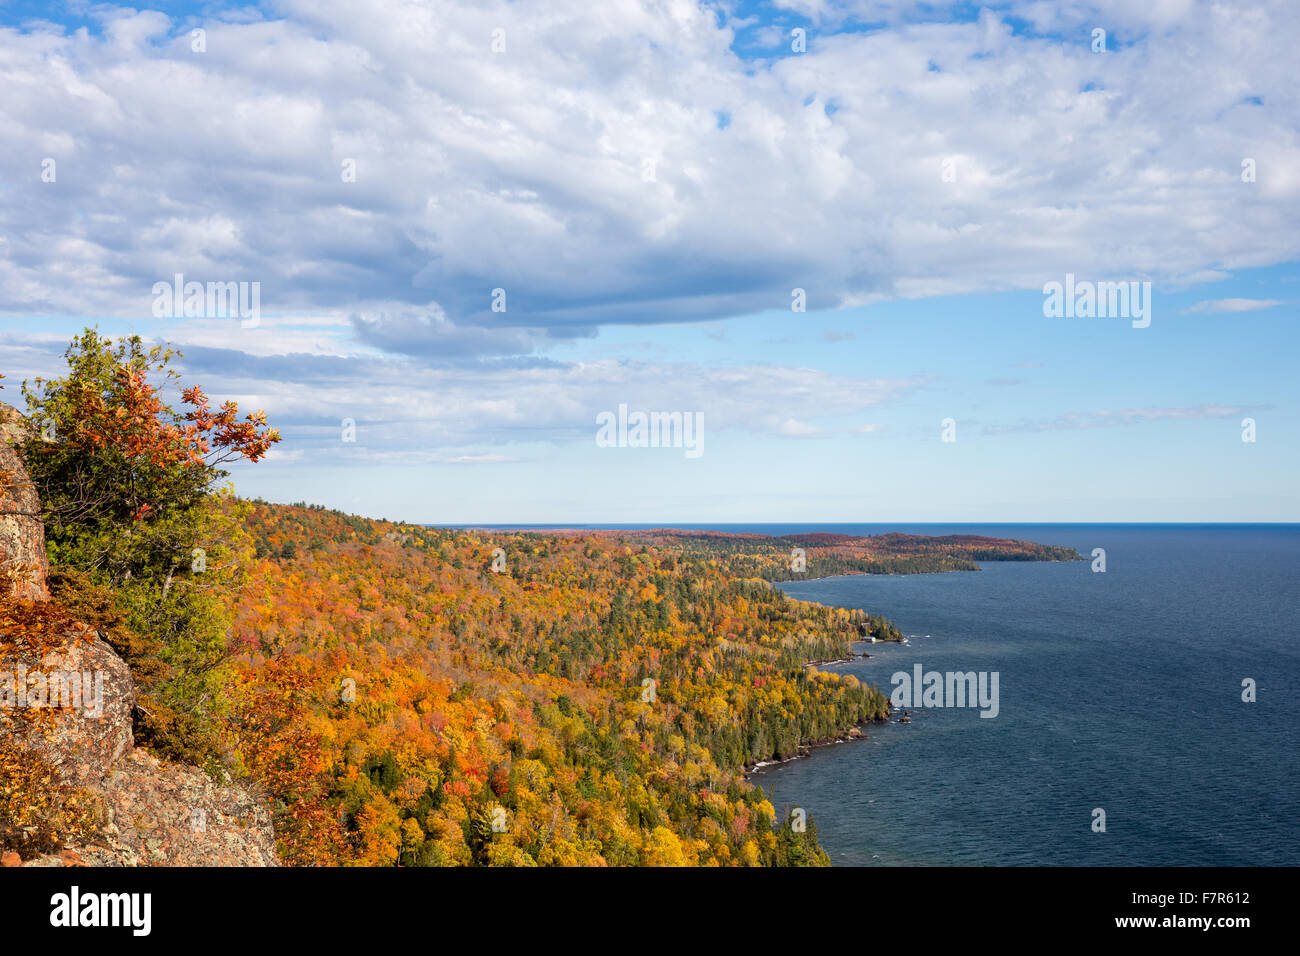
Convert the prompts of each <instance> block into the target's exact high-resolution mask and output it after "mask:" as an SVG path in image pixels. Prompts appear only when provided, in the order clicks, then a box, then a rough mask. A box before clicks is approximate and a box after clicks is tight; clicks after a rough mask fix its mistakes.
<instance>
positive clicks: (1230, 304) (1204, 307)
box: [1187, 299, 1286, 312]
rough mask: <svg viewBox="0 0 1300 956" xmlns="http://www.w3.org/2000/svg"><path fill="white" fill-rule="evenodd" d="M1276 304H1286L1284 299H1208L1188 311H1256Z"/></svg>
mask: <svg viewBox="0 0 1300 956" xmlns="http://www.w3.org/2000/svg"><path fill="white" fill-rule="evenodd" d="M1275 305H1286V302H1284V301H1283V300H1282V299H1207V300H1205V301H1204V302H1198V303H1196V304H1195V305H1194V306H1192V307H1191V308H1189V309H1187V311H1188V312H1255V311H1257V310H1259V309H1271V308H1273V307H1274V306H1275Z"/></svg>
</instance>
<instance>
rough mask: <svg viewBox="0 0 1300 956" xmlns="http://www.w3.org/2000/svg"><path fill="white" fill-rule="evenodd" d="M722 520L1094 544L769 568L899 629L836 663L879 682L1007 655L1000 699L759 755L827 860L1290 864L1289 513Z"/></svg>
mask: <svg viewBox="0 0 1300 956" xmlns="http://www.w3.org/2000/svg"><path fill="white" fill-rule="evenodd" d="M713 527H719V528H721V527H724V526H716V525H715V526H713ZM726 527H727V528H728V529H729V530H751V531H759V532H762V533H767V534H781V533H789V532H791V531H795V530H800V531H808V530H823V531H846V532H850V533H856V534H871V533H877V532H880V531H884V530H896V531H915V532H918V533H923V534H945V533H973V534H988V535H995V536H1003V537H1016V538H1024V539H1028V540H1033V541H1040V542H1043V543H1047V544H1063V545H1069V546H1072V547H1075V548H1077V549H1078V550H1079V551H1080V552H1081V553H1082V554H1084V555H1085V556H1090V555H1091V552H1092V549H1094V548H1104V549H1105V551H1106V566H1107V567H1106V571H1105V573H1095V572H1093V570H1092V568H1091V562H1090V561H1082V562H1074V563H1041V564H1040V563H1028V562H999V563H989V564H985V565H983V566H982V568H983V569H982V570H981V571H979V572H959V573H951V574H925V575H907V576H883V575H860V576H852V577H839V578H826V579H820V580H818V579H814V580H808V581H797V582H790V583H784V584H782V585H781V587H782V588H783V589H784V590H786V591H787V593H789V594H790V595H791V596H793V597H798V598H801V599H804V600H812V601H818V602H821V603H824V604H830V605H837V606H841V607H850V608H864V609H866V610H868V611H870V612H872V613H877V614H884V615H886V616H887V617H890V618H892V619H893V620H894V621H895V622H896V623H897V624H898V625H899V627H900V628H901V629H902V631H903V632H904V633H905V634H907V635H909V638H910V642H911V643H910V645H908V646H899V645H893V644H876V645H872V646H869V647H867V648H866V650H867V651H868V652H869V653H870V655H871V657H870V659H868V660H866V661H857V662H854V663H852V664H845V665H839V666H838V667H837V668H836V669H838V670H842V671H847V672H851V673H853V674H856V675H857V676H858V677H859V678H861V679H863V680H865V681H868V682H871V683H875V684H876V685H877V686H879V687H880V688H881V689H882V690H885V691H886V692H889V690H891V689H892V685H891V682H890V677H891V675H892V674H893V673H894V672H896V671H908V672H911V671H912V669H913V666H914V665H915V664H918V663H919V664H921V665H923V667H924V668H925V670H927V671H929V670H937V671H941V672H946V671H977V672H979V671H988V672H992V671H996V672H998V674H999V705H1000V712H999V714H998V716H997V717H996V718H994V719H982V718H980V717H979V713H978V711H977V710H975V709H956V708H943V709H936V708H930V709H922V710H920V711H919V712H917V709H916V708H912V709H913V719H912V722H911V723H910V724H906V725H904V724H899V723H890V724H888V725H869V726H868V727H866V728H865V730H866V733H867V739H866V740H865V741H859V742H853V743H846V744H839V745H833V746H830V747H824V748H820V749H817V750H815V751H814V752H813V754H812V755H811V756H809V757H807V758H804V759H800V760H795V761H791V762H789V763H786V764H782V765H780V766H775V767H770V768H767V769H765V770H762V771H760V772H758V773H756V774H755V775H754V776H753V780H754V782H756V783H758V784H760V785H761V786H763V787H764V788H765V789H766V790H767V792H768V794H769V797H770V798H771V800H772V802H773V803H774V804H775V805H776V807H777V808H778V810H779V811H780V810H782V808H785V807H802V808H804V809H805V810H807V812H808V813H809V815H810V816H811V817H812V818H813V819H814V820H815V822H816V824H817V827H818V833H819V837H820V839H821V842H822V844H823V846H825V847H826V849H827V851H828V852H829V853H830V856H831V859H832V861H833V862H834V863H836V864H850V865H870V864H912V865H931V864H933V865H944V864H972V865H1017V864H1049V865H1050V864H1060V865H1078V864H1100V865H1176V864H1179V865H1260V864H1287V865H1292V866H1295V865H1300V775H1298V773H1297V771H1298V770H1300V756H1298V755H1300V642H1298V638H1300V628H1298V627H1297V620H1296V613H1297V610H1300V526H1295V525H1282V526H1279V525H1274V526H1267V525H1265V526H1213V525H1196V526H1193V525H1187V526H1168V525H1151V526H1136V525H1057V526H1053V525H980V526H974V525H960V526H938V525H914V526H900V525H891V526H888V527H887V528H886V527H884V526H877V525H838V526H837V525H819V526H809V525H797V526H796V525H789V526H773V525H745V526H741V525H733V526H726ZM1244 678H1251V679H1253V680H1254V681H1255V682H1256V686H1257V695H1258V699H1257V701H1256V702H1254V703H1245V702H1243V701H1242V681H1243V679H1244ZM1095 808H1101V809H1103V810H1104V811H1105V814H1106V832H1104V833H1097V832H1093V829H1092V823H1093V819H1094V816H1093V811H1094V809H1095Z"/></svg>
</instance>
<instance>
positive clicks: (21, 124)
mask: <svg viewBox="0 0 1300 956" xmlns="http://www.w3.org/2000/svg"><path fill="white" fill-rule="evenodd" d="M786 6H787V7H797V8H799V9H801V10H802V12H804V13H807V14H809V15H811V16H813V17H815V18H817V19H818V21H819V23H820V24H821V27H820V29H819V32H818V33H817V36H816V37H815V41H814V42H812V43H811V44H810V47H809V52H807V53H806V54H803V55H798V56H792V55H787V54H788V51H785V50H782V51H781V52H782V56H781V57H780V58H778V59H774V60H763V61H748V62H747V61H744V60H742V59H740V58H739V57H738V56H737V55H736V53H734V52H733V51H732V49H731V48H730V44H731V41H732V39H733V30H732V27H733V24H731V23H729V22H727V21H726V18H725V15H720V14H718V13H717V12H716V11H714V10H712V9H709V8H706V7H702V6H698V5H695V4H692V3H687V2H682V0H678V2H673V3H663V4H642V3H637V2H633V0H610V2H607V3H602V4H600V5H599V6H598V7H593V6H592V5H591V4H590V3H588V2H587V0H555V2H552V3H548V4H546V5H527V6H525V5H515V4H508V3H504V2H494V3H486V4H484V3H478V2H475V3H469V2H468V0H467V2H464V3H456V2H434V3H427V4H413V3H404V2H386V3H380V2H375V0H370V2H367V0H310V2H308V0H287V2H285V3H284V4H282V5H280V6H279V7H277V9H278V10H283V11H284V12H285V14H286V16H285V18H284V19H279V20H270V21H259V20H256V19H252V18H251V17H250V15H249V13H248V11H244V12H242V13H241V14H240V16H239V17H233V16H232V17H230V18H228V19H227V20H225V21H222V20H219V19H211V20H205V21H202V22H203V23H204V25H205V27H206V28H207V30H208V36H207V52H206V53H201V54H200V53H194V52H192V51H191V49H190V44H189V34H188V26H189V24H188V22H187V23H185V24H182V23H181V22H180V21H176V20H170V21H169V20H167V19H166V18H164V17H163V16H162V15H161V14H159V13H156V12H141V13H136V12H134V11H130V10H112V9H108V8H103V9H101V10H100V12H99V13H98V15H99V16H100V17H101V18H102V19H103V21H104V24H105V27H104V34H103V36H102V37H99V36H96V35H94V34H92V33H86V32H75V33H69V34H65V35H61V34H60V33H59V32H57V31H56V30H54V29H52V28H48V27H47V28H43V29H39V30H33V31H31V32H26V33H24V32H19V31H15V30H0V83H3V85H4V88H5V90H6V95H5V97H4V98H3V100H2V101H0V130H3V133H4V135H5V138H6V140H7V141H9V142H11V143H26V144H29V145H28V148H25V149H13V150H6V151H5V152H4V154H3V156H0V176H3V178H4V181H5V182H6V183H7V184H9V189H8V192H7V194H6V201H5V203H4V204H2V205H0V235H3V236H4V237H5V238H4V239H3V241H0V311H6V312H9V313H11V314H23V315H29V314H32V313H37V312H45V313H50V314H73V315H121V316H145V315H147V314H148V307H149V289H150V287H151V285H152V283H153V282H155V281H157V280H159V279H160V278H166V277H170V276H171V275H172V274H173V273H175V272H183V273H185V274H186V275H187V276H192V277H193V278H195V279H199V280H223V281H231V280H246V281H260V282H261V283H262V287H263V309H264V310H265V311H267V312H272V313H277V314H281V315H287V314H293V313H301V312H313V313H314V312H322V313H323V312H329V313H331V314H342V315H354V314H355V315H357V316H359V317H361V318H360V319H359V320H358V325H357V334H358V335H360V337H361V338H362V339H363V340H364V341H366V342H368V343H370V344H371V345H372V346H374V347H378V348H385V349H391V350H396V351H403V352H410V353H413V354H417V355H429V354H442V353H444V352H445V351H446V350H447V349H448V348H450V349H451V350H452V351H457V350H459V351H460V352H461V353H463V354H481V355H485V356H489V357H490V356H503V355H512V354H513V355H532V354H534V353H535V352H536V350H537V349H538V348H540V347H542V346H543V345H544V344H545V342H546V341H547V340H548V339H549V338H551V337H553V336H556V335H572V334H586V333H587V332H588V331H589V330H590V329H592V328H593V327H596V326H598V325H600V324H603V323H610V322H640V323H649V322H660V321H681V320H690V319H698V318H716V317H719V316H727V315H739V314H744V313H748V312H752V311H756V310H760V309H765V308H779V307H782V306H785V305H788V302H789V295H790V289H791V288H793V287H795V286H798V287H802V288H805V289H806V290H807V292H808V297H809V307H810V308H824V307H834V306H837V305H843V304H847V303H854V302H870V301H879V300H880V299H883V298H890V297H900V296H902V297H908V296H921V295H933V294H947V293H959V292H967V291H979V290H991V289H1008V288H1041V286H1042V283H1043V281H1044V277H1051V276H1058V275H1061V274H1063V273H1065V272H1067V271H1073V272H1075V273H1078V274H1091V275H1121V276H1143V277H1151V278H1154V279H1157V280H1160V279H1165V280H1171V281H1186V280H1187V279H1188V277H1197V276H1204V275H1210V274H1218V273H1220V271H1221V270H1223V269H1237V268H1242V267H1247V266H1259V265H1265V264H1271V263H1275V262H1278V261H1285V260H1294V259H1295V258H1296V257H1297V253H1298V252H1300V229H1297V228H1295V227H1296V222H1297V219H1298V218H1300V216H1298V213H1300V133H1297V130H1298V129H1300V109H1298V108H1297V97H1296V95H1295V85H1294V82H1293V70H1292V66H1293V65H1292V63H1291V62H1290V59H1291V54H1290V51H1289V49H1288V48H1287V44H1285V43H1278V42H1277V38H1278V37H1279V36H1285V35H1291V34H1294V32H1295V26H1296V14H1295V12H1294V8H1293V7H1292V6H1290V5H1288V4H1286V3H1282V2H1265V3H1256V4H1252V5H1250V6H1248V7H1243V6H1231V5H1227V4H1202V5H1197V6H1196V7H1195V8H1194V9H1193V8H1192V7H1191V6H1189V3H1188V2H1183V0H1164V2H1161V3H1157V4H1140V5H1134V4H1125V3H1119V2H1117V0H1105V2H1098V3H1092V4H1066V5H1058V4H1039V3H1016V4H1008V5H1006V6H1005V7H1003V8H1001V9H1004V10H1005V12H1006V14H1007V15H1015V16H1018V17H1020V18H1022V19H1023V20H1026V21H1028V22H1030V23H1031V24H1033V25H1034V26H1035V28H1036V29H1038V30H1041V31H1051V32H1053V33H1054V34H1059V37H1063V38H1065V42H1064V43H1062V42H1061V41H1060V39H1059V38H1053V37H1043V36H1030V35H1023V34H1017V33H1015V32H1013V31H1012V30H1011V28H1010V26H1009V25H1008V23H1007V22H1006V21H1004V20H1002V19H999V15H998V14H996V13H993V12H990V11H988V10H985V11H984V12H983V13H981V15H980V17H979V19H978V21H977V22H967V23H938V22H915V21H916V20H917V18H919V17H923V16H926V15H928V14H927V11H930V10H932V9H939V10H941V11H942V9H944V8H943V7H942V6H940V7H938V8H935V7H934V5H932V4H914V3H877V2H872V3H863V4H832V3H823V2H806V0H797V2H796V0H790V2H789V3H787V4H786ZM97 9H99V8H97ZM847 17H857V18H859V19H860V20H865V21H867V22H870V21H871V19H872V18H879V19H883V20H885V21H887V22H889V23H891V24H892V28H891V29H889V30H876V31H867V32H846V33H835V32H833V31H834V29H835V26H836V24H838V23H840V22H842V21H843V20H845V18H847ZM1094 23H1104V24H1106V25H1108V27H1109V30H1110V35H1111V36H1112V37H1113V38H1114V41H1115V42H1114V43H1113V44H1112V47H1111V49H1110V51H1109V52H1107V53H1105V54H1094V53H1092V52H1091V50H1090V47H1089V37H1088V29H1086V28H1088V27H1089V26H1090V25H1092V24H1094ZM734 26H735V27H737V28H742V27H745V24H744V23H741V22H739V21H737V22H736V23H735V24H734ZM497 27H502V28H504V29H505V31H506V42H507V46H506V52H504V53H500V54H494V53H492V52H491V50H490V48H489V43H490V40H491V32H492V30H493V29H494V28H497ZM751 29H760V28H759V27H754V28H751ZM831 105H833V106H834V108H835V109H834V111H833V113H832V112H828V107H829V106H831ZM719 113H725V114H727V115H728V116H729V117H730V123H729V125H727V126H726V128H725V129H720V128H719V123H718V121H717V116H718V114H719ZM47 156H48V157H50V158H53V159H55V160H56V162H57V164H58V166H57V170H58V175H57V180H56V182H53V183H44V182H41V179H40V161H41V159H42V158H44V157H47ZM1244 157H1250V158H1253V159H1254V160H1255V161H1256V163H1257V173H1258V175H1257V182H1255V183H1249V184H1248V183H1243V182H1241V179H1240V175H1239V173H1240V167H1241V162H1242V159H1243V158H1244ZM349 159H351V160H355V161H356V169H357V181H356V182H354V183H347V182H343V180H342V176H341V170H342V164H343V163H344V161H345V160H349ZM946 159H952V160H954V163H955V165H954V167H953V169H954V171H955V176H956V178H955V181H952V182H945V181H944V179H943V178H942V173H943V165H942V164H943V162H944V160H946ZM647 170H652V175H650V176H647V175H646V174H647ZM647 179H649V181H647ZM494 288H504V289H505V290H506V291H507V293H508V297H509V307H508V310H507V311H506V312H505V313H494V312H492V311H491V304H490V303H491V300H490V295H491V290H492V289H494ZM367 317H368V318H367Z"/></svg>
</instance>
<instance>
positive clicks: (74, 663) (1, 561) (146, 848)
mask: <svg viewBox="0 0 1300 956" xmlns="http://www.w3.org/2000/svg"><path fill="white" fill-rule="evenodd" d="M22 427H23V422H22V420H21V416H17V413H15V412H13V410H12V409H10V408H9V407H8V406H3V407H0V575H2V577H0V601H3V602H6V604H7V606H8V610H10V611H13V612H16V613H13V614H9V613H6V614H4V615H3V616H4V619H5V624H6V627H5V629H4V630H3V631H0V744H5V745H8V746H11V747H17V748H20V751H21V753H23V754H25V755H29V756H30V758H31V760H32V762H33V764H35V763H37V762H39V763H40V764H41V766H43V767H50V768H53V770H54V771H55V772H56V774H57V777H58V781H59V783H60V784H61V785H66V786H67V787H68V788H76V789H77V790H78V791H80V792H81V793H83V794H88V795H89V796H90V797H91V798H92V799H93V800H94V801H95V802H96V804H97V805H98V806H99V807H101V808H102V814H101V819H100V820H99V823H98V825H97V826H96V827H95V830H94V833H93V836H91V837H90V838H89V839H86V840H80V841H77V842H74V843H72V844H69V845H65V846H64V847H63V848H62V850H61V851H60V852H58V853H47V854H44V855H38V856H34V855H33V854H31V853H30V852H28V853H25V852H24V850H23V847H22V846H3V847H0V853H2V854H3V865H5V866H16V865H26V866H64V865H73V866H77V865H83V866H94V865H99V866H139V865H163V866H276V865H278V864H277V860H276V855H275V837H274V833H273V830H272V825H271V813H270V810H269V808H268V807H267V806H266V803H265V801H264V800H262V799H261V798H260V797H259V796H258V795H257V794H255V793H254V792H252V791H250V790H248V789H246V788H244V787H240V786H235V785H230V784H224V785H223V784H219V783H217V782H215V781H213V780H212V779H211V778H210V777H209V776H208V775H207V774H205V773H203V772H202V771H200V770H198V769H196V768H193V767H186V766H182V765H179V764H172V763H166V762H164V761H161V760H159V759H157V758H156V757H154V756H153V755H151V754H148V753H146V752H145V751H143V750H138V749H136V748H135V745H134V738H133V736H132V731H131V727H132V723H131V715H132V711H133V710H134V708H135V700H136V698H135V682H134V681H133V680H132V678H131V673H130V670H129V668H128V667H127V665H126V663H125V662H124V661H123V660H122V659H121V658H120V657H119V656H118V655H117V653H116V652H115V651H114V650H113V649H112V648H111V647H110V646H109V645H108V643H107V642H106V641H105V639H104V635H102V634H100V633H98V632H97V631H95V630H94V629H93V628H90V627H88V626H86V625H84V624H80V623H77V622H74V621H72V620H70V619H67V620H63V619H61V618H60V617H59V615H58V613H57V610H56V609H54V608H52V607H51V605H49V603H48V602H49V590H48V585H47V564H46V560H45V538H44V528H43V526H42V524H41V520H40V504H39V501H38V500H37V497H36V492H35V490H34V489H33V487H32V484H31V481H30V479H29V477H28V475H27V471H26V469H25V468H24V467H23V464H22V461H21V459H20V458H19V457H18V455H17V454H16V453H15V451H14V450H13V448H12V447H11V446H10V440H11V439H13V438H14V437H16V435H17V434H19V432H20V430H21V429H22ZM28 619H30V620H32V621H34V622H40V624H39V626H38V625H37V624H33V625H32V626H31V629H30V630H29V631H24V630H23V625H21V624H18V625H15V624H14V623H13V622H14V621H25V620H28ZM51 622H53V624H51ZM24 759H26V758H24ZM4 806H5V805H4V804H3V803H0V813H3V812H4ZM3 822H4V821H2V820H0V823H3ZM33 856H34V858H30V859H24V857H33Z"/></svg>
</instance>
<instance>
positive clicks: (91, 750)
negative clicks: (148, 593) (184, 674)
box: [0, 624, 135, 787]
mask: <svg viewBox="0 0 1300 956" xmlns="http://www.w3.org/2000/svg"><path fill="white" fill-rule="evenodd" d="M0 704H3V705H4V706H6V708H8V709H11V710H12V711H24V712H25V713H24V716H29V715H38V716H40V717H42V718H44V719H40V720H14V721H5V722H4V724H5V725H7V726H8V731H9V733H11V734H12V735H13V736H14V738H15V739H16V740H17V742H18V743H20V744H22V745H23V746H25V747H28V748H30V749H32V750H34V751H36V752H37V753H39V754H40V755H41V757H43V758H44V759H45V761H46V762H47V763H48V764H50V765H51V766H53V767H54V768H55V769H56V770H58V771H59V776H60V778H61V779H63V780H64V781H65V782H66V783H69V784H72V785H73V786H78V787H85V786H93V785H94V784H97V783H99V782H100V781H102V780H103V779H104V778H105V777H106V776H108V774H109V771H110V770H112V768H113V764H115V763H116V762H117V761H118V760H120V759H121V758H122V757H123V756H124V755H125V754H126V753H128V752H129V751H130V750H131V748H132V746H133V744H134V740H133V738H132V735H131V710H132V708H133V707H134V706H135V682H134V681H133V680H132V679H131V671H130V669H129V668H128V667H127V666H126V662H125V661H123V660H122V658H120V657H118V656H117V654H116V653H114V651H113V649H112V648H111V647H109V646H108V644H106V643H105V642H104V640H103V639H102V638H101V637H100V635H99V634H97V633H96V632H95V631H94V630H92V629H91V628H88V627H86V626H85V625H82V624H75V625H73V626H72V627H70V628H69V630H68V631H67V632H65V633H64V634H62V635H60V637H59V639H58V640H57V642H56V643H55V645H54V646H53V647H52V648H51V649H49V650H48V651H47V652H46V653H44V654H42V655H41V656H40V657H39V658H37V657H35V656H32V655H30V654H29V653H26V652H25V649H22V648H19V647H17V646H13V645H11V646H7V647H3V646H0Z"/></svg>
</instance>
